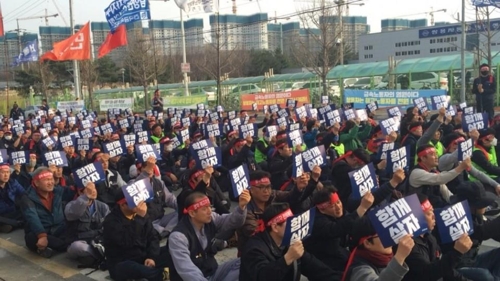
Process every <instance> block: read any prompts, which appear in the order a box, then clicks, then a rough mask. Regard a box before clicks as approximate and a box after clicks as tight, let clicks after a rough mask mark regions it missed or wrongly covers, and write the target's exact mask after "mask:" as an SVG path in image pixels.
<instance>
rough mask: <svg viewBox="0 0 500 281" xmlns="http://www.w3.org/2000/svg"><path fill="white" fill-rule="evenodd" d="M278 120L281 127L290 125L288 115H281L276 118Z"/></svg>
mask: <svg viewBox="0 0 500 281" xmlns="http://www.w3.org/2000/svg"><path fill="white" fill-rule="evenodd" d="M276 122H277V123H278V126H279V127H280V128H282V127H287V126H288V118H286V117H280V118H278V119H277V120H276Z"/></svg>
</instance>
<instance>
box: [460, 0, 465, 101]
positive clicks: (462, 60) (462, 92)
mask: <svg viewBox="0 0 500 281" xmlns="http://www.w3.org/2000/svg"><path fill="white" fill-rule="evenodd" d="M465 28H466V27H465V0H462V38H461V39H462V40H461V42H460V43H461V51H460V68H461V71H462V73H461V75H460V76H461V79H462V81H460V82H461V83H460V102H461V103H462V102H465V85H466V83H465V82H466V81H465V77H466V75H465V45H466V40H467V39H466V31H465Z"/></svg>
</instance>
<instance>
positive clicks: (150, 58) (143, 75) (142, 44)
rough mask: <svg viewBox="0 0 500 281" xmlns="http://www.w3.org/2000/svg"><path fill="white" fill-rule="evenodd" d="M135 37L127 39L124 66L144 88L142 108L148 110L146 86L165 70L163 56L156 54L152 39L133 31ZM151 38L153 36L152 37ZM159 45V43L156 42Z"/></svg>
mask: <svg viewBox="0 0 500 281" xmlns="http://www.w3.org/2000/svg"><path fill="white" fill-rule="evenodd" d="M134 32H135V35H134V36H133V37H132V38H133V39H132V38H130V37H129V38H130V39H129V42H128V46H127V53H126V55H125V58H124V63H125V65H126V66H127V67H128V68H129V69H130V75H131V76H132V78H133V79H134V80H136V81H138V82H139V83H140V84H141V85H142V87H143V88H144V106H145V109H146V108H148V101H149V97H148V84H149V83H150V82H151V80H152V79H154V78H155V77H156V76H159V75H161V74H162V73H163V72H164V71H165V70H166V63H167V61H166V59H165V56H163V55H160V54H159V52H158V53H157V52H156V49H158V50H159V47H158V46H157V47H158V48H155V46H154V44H153V42H152V41H153V40H152V38H149V37H147V36H145V35H143V34H142V31H141V30H134ZM152 36H153V35H152ZM157 43H159V42H157Z"/></svg>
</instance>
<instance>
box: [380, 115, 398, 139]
mask: <svg viewBox="0 0 500 281" xmlns="http://www.w3.org/2000/svg"><path fill="white" fill-rule="evenodd" d="M400 124H401V121H399V118H398V117H390V118H388V119H385V120H382V121H380V129H381V130H382V133H383V134H384V135H386V136H388V135H390V134H391V133H392V132H397V131H399V127H400Z"/></svg>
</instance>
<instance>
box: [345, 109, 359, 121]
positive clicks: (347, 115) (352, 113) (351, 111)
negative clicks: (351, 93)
mask: <svg viewBox="0 0 500 281" xmlns="http://www.w3.org/2000/svg"><path fill="white" fill-rule="evenodd" d="M344 116H345V119H346V120H352V119H356V117H357V116H356V112H355V111H354V109H347V110H344Z"/></svg>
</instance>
